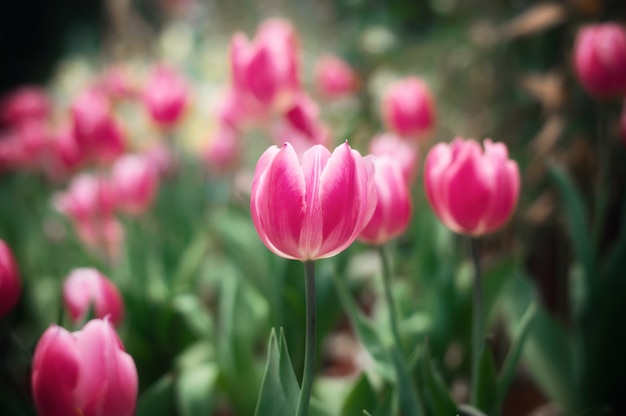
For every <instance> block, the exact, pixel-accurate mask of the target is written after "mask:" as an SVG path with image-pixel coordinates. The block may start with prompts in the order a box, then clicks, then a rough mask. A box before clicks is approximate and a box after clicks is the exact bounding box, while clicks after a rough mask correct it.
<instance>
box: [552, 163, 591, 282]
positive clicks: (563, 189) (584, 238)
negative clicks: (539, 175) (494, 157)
mask: <svg viewBox="0 0 626 416" xmlns="http://www.w3.org/2000/svg"><path fill="white" fill-rule="evenodd" d="M550 173H551V175H552V178H553V179H554V181H555V183H556V186H557V188H558V190H559V192H560V193H561V197H562V198H563V206H564V208H565V213H566V216H567V225H568V228H569V232H570V236H571V239H572V243H573V246H574V251H575V252H576V257H577V258H578V260H579V261H580V262H581V264H582V266H583V269H584V271H585V282H586V284H587V288H586V289H587V290H589V289H590V288H589V285H590V284H591V282H592V278H593V277H594V254H593V247H592V246H591V236H590V233H589V226H588V223H587V215H586V212H585V205H584V203H583V200H582V197H581V196H580V194H579V192H578V191H577V190H576V187H575V186H574V184H573V183H572V180H571V179H570V177H569V176H568V175H567V173H566V172H565V171H564V170H563V169H561V168H559V167H558V166H555V165H552V166H550Z"/></svg>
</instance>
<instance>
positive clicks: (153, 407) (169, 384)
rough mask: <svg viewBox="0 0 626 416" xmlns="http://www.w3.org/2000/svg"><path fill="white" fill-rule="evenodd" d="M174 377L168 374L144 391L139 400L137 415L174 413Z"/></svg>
mask: <svg viewBox="0 0 626 416" xmlns="http://www.w3.org/2000/svg"><path fill="white" fill-rule="evenodd" d="M173 398H174V377H172V375H171V374H166V375H164V376H163V377H161V378H160V379H159V380H157V381H156V382H155V383H154V384H153V385H152V386H150V388H148V390H146V391H144V392H143V394H142V395H141V396H140V397H139V400H138V402H137V412H136V416H160V415H163V416H166V415H171V414H172V413H174V400H173Z"/></svg>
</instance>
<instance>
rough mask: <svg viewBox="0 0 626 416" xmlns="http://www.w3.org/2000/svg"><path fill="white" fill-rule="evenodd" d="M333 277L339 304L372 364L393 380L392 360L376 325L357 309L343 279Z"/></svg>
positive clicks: (380, 372)
mask: <svg viewBox="0 0 626 416" xmlns="http://www.w3.org/2000/svg"><path fill="white" fill-rule="evenodd" d="M334 278H335V285H336V287H337V292H338V293H339V299H340V300H341V304H342V305H343V307H344V309H345V311H346V313H347V314H348V319H349V320H350V323H351V324H352V327H353V328H354V329H355V331H356V333H357V335H358V336H359V340H360V341H361V342H362V343H363V345H364V346H365V349H366V350H367V352H368V353H369V354H370V355H371V356H372V358H373V359H374V364H375V366H376V369H377V371H378V373H379V374H380V375H381V376H382V377H383V378H385V379H386V380H388V381H394V380H395V377H394V375H393V374H394V373H393V370H392V367H391V366H392V362H391V359H390V357H389V353H388V352H387V350H386V348H385V346H384V345H383V342H382V340H381V338H380V335H379V334H378V331H377V330H376V327H375V326H374V324H373V323H372V321H371V320H369V319H368V318H366V317H365V316H364V315H363V313H362V312H361V311H360V310H359V307H358V305H357V304H356V302H355V301H354V299H353V298H352V296H351V294H350V292H349V290H348V288H347V287H346V284H345V282H344V280H343V279H342V278H341V277H339V276H337V275H335V276H334Z"/></svg>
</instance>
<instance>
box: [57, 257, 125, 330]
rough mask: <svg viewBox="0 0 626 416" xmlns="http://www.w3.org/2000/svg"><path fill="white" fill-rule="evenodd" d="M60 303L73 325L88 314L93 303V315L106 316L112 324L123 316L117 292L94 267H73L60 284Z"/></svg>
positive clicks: (122, 305) (100, 317) (116, 322)
mask: <svg viewBox="0 0 626 416" xmlns="http://www.w3.org/2000/svg"><path fill="white" fill-rule="evenodd" d="M63 302H64V303H65V307H66V309H67V311H68V312H69V315H70V318H71V319H72V322H73V323H75V324H77V323H79V322H81V321H82V320H84V319H85V318H86V317H87V313H88V312H89V308H90V307H92V306H93V312H94V314H95V317H96V318H99V319H104V318H106V317H108V318H109V319H110V320H111V323H112V324H113V325H115V326H118V325H119V324H120V323H121V322H122V317H123V316H124V302H123V301H122V296H121V295H120V292H119V291H118V290H117V287H115V285H114V284H113V282H111V281H110V280H109V279H108V278H106V277H105V276H104V275H103V274H102V273H100V272H99V271H97V270H96V269H90V268H80V269H74V270H72V272H71V273H70V274H69V275H68V276H67V278H66V279H65V282H64V283H63Z"/></svg>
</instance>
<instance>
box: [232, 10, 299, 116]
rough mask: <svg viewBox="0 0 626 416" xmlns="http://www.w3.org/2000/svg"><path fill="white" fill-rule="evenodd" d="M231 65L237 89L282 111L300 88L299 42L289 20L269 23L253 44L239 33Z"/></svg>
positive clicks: (266, 23) (234, 40)
mask: <svg viewBox="0 0 626 416" xmlns="http://www.w3.org/2000/svg"><path fill="white" fill-rule="evenodd" d="M230 62H231V71H232V81H233V85H234V87H235V89H236V90H237V91H238V92H241V93H242V94H246V95H248V96H250V97H251V98H253V99H255V100H257V101H258V102H260V103H262V104H265V105H267V106H270V107H275V108H280V107H281V105H283V102H284V101H288V96H289V95H290V94H292V93H293V92H295V91H297V90H298V89H299V88H300V81H299V77H298V57H297V39H296V34H295V31H294V29H293V27H292V26H291V24H290V23H289V22H287V21H284V20H280V19H271V20H267V21H265V22H264V23H263V24H262V25H261V26H260V27H259V29H258V30H257V33H256V36H255V38H254V40H253V41H252V42H250V41H249V40H248V38H247V37H246V36H245V35H244V34H243V33H237V34H235V36H234V37H233V39H232V41H231V44H230Z"/></svg>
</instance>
